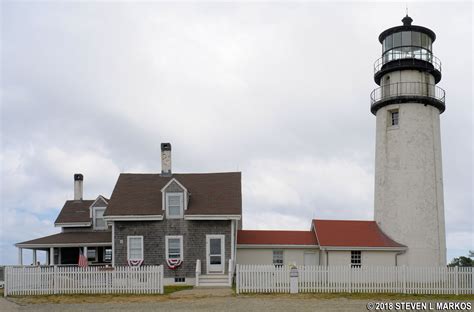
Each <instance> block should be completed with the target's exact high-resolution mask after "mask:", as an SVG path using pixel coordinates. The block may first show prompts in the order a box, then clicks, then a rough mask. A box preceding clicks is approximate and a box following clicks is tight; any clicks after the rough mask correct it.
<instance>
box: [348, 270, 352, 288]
mask: <svg viewBox="0 0 474 312" xmlns="http://www.w3.org/2000/svg"><path fill="white" fill-rule="evenodd" d="M349 293H352V268H351V267H349Z"/></svg>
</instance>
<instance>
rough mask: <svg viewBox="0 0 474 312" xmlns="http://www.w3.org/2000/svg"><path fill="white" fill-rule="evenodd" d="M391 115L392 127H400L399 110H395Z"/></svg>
mask: <svg viewBox="0 0 474 312" xmlns="http://www.w3.org/2000/svg"><path fill="white" fill-rule="evenodd" d="M390 113H391V115H392V116H391V120H392V126H398V109H397V110H393V111H391V112H390Z"/></svg>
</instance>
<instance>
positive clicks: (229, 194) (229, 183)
mask: <svg viewBox="0 0 474 312" xmlns="http://www.w3.org/2000/svg"><path fill="white" fill-rule="evenodd" d="M172 178H175V179H176V180H177V181H178V182H179V183H181V184H182V185H183V186H184V187H185V188H186V189H187V190H188V192H189V193H190V194H191V195H190V197H189V203H188V209H187V210H186V211H185V214H186V215H201V214H203V215H206V214H211V215H229V214H232V215H240V214H241V213H242V195H241V174H240V172H228V173H192V174H189V173H188V174H173V175H172V177H163V176H161V175H160V174H132V173H122V174H120V176H119V178H118V180H117V183H116V185H115V188H114V191H113V193H112V196H111V197H110V201H109V205H108V207H107V210H106V212H105V215H107V216H117V215H118V216H123V215H162V214H163V210H162V207H161V206H162V199H161V194H162V193H161V189H162V188H163V187H164V186H165V185H166V184H167V183H168V182H169V181H170V180H171V179H172Z"/></svg>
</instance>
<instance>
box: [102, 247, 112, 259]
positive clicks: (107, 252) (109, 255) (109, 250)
mask: <svg viewBox="0 0 474 312" xmlns="http://www.w3.org/2000/svg"><path fill="white" fill-rule="evenodd" d="M104 262H112V248H104Z"/></svg>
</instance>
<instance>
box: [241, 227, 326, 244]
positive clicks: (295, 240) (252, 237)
mask: <svg viewBox="0 0 474 312" xmlns="http://www.w3.org/2000/svg"><path fill="white" fill-rule="evenodd" d="M237 244H245V245H317V244H318V243H317V241H316V236H315V235H314V232H312V231H261V230H260V231H258V230H240V231H238V233H237Z"/></svg>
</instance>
